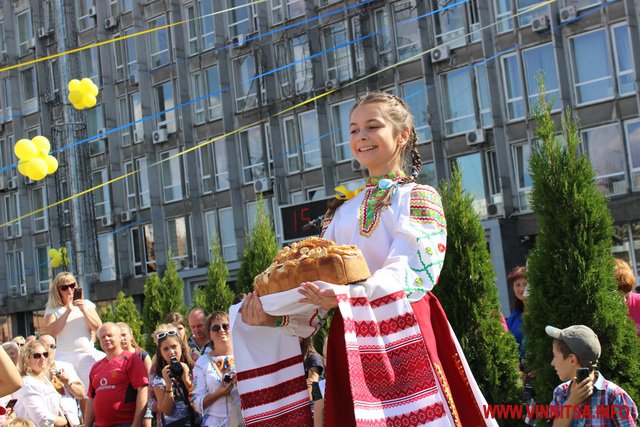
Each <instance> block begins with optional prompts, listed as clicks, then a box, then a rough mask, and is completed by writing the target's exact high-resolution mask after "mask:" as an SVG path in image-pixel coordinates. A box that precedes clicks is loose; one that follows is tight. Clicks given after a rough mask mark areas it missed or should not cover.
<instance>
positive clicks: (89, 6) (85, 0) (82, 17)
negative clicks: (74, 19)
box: [75, 0, 96, 31]
mask: <svg viewBox="0 0 640 427" xmlns="http://www.w3.org/2000/svg"><path fill="white" fill-rule="evenodd" d="M75 3H76V13H77V16H78V30H79V31H85V30H88V29H89V28H93V27H94V26H95V22H94V18H95V10H96V8H95V4H94V3H93V0H79V1H77V2H75ZM92 13H93V14H92Z"/></svg>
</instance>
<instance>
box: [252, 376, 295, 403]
mask: <svg viewBox="0 0 640 427" xmlns="http://www.w3.org/2000/svg"><path fill="white" fill-rule="evenodd" d="M306 390H307V382H306V381H305V379H304V376H299V377H296V378H293V379H291V380H288V381H284V382H281V383H280V384H278V385H275V386H272V387H266V388H263V389H260V390H256V391H252V392H249V393H245V394H241V395H240V406H241V407H242V409H243V410H246V409H249V408H253V407H255V406H260V405H266V404H267V403H272V402H276V401H278V400H281V399H284V398H285V397H288V396H291V395H292V394H296V393H298V392H300V391H306Z"/></svg>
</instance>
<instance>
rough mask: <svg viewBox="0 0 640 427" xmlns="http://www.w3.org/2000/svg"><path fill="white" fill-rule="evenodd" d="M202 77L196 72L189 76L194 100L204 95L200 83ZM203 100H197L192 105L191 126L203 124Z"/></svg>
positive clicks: (201, 83) (202, 85) (202, 86)
mask: <svg viewBox="0 0 640 427" xmlns="http://www.w3.org/2000/svg"><path fill="white" fill-rule="evenodd" d="M202 80H203V75H202V74H201V73H200V72H199V71H198V72H196V73H193V74H191V90H192V91H193V97H194V98H196V99H197V98H201V97H202V96H203V95H202V94H204V93H206V92H205V91H204V84H203V82H202ZM205 102H206V98H205V99H198V100H196V101H195V102H194V103H193V124H196V125H199V124H202V123H204V122H205V108H204V106H205Z"/></svg>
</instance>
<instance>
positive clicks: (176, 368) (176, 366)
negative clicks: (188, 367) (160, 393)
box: [169, 356, 184, 378]
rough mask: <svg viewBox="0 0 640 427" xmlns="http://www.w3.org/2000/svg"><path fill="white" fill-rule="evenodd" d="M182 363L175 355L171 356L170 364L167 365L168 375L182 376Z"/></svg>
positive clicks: (172, 376)
mask: <svg viewBox="0 0 640 427" xmlns="http://www.w3.org/2000/svg"><path fill="white" fill-rule="evenodd" d="M183 372H184V371H183V369H182V365H181V364H180V362H178V359H176V357H175V356H171V364H170V365H169V375H170V376H171V378H182V373H183Z"/></svg>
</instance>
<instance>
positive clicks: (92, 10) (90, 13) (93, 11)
mask: <svg viewBox="0 0 640 427" xmlns="http://www.w3.org/2000/svg"><path fill="white" fill-rule="evenodd" d="M87 15H89V16H91V17H93V16H96V8H95V7H93V6H91V7H90V8H89V10H87Z"/></svg>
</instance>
